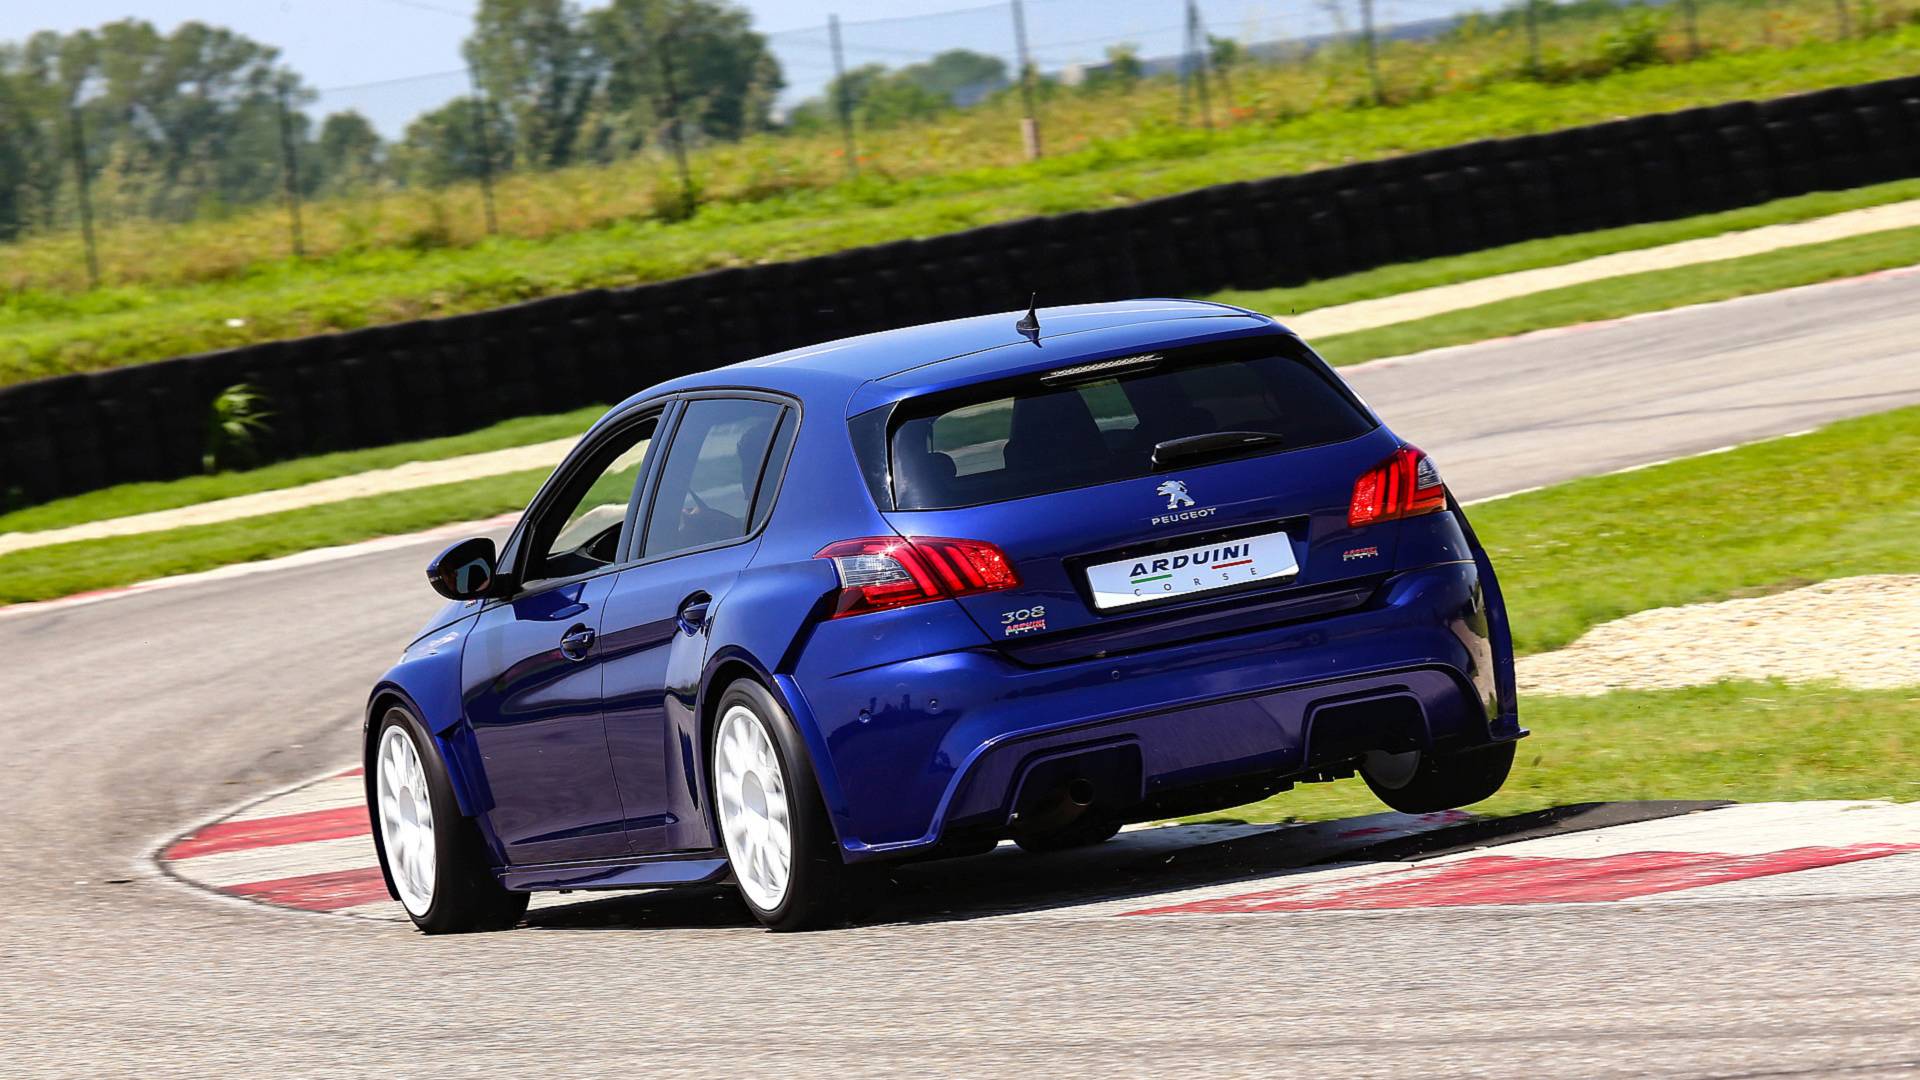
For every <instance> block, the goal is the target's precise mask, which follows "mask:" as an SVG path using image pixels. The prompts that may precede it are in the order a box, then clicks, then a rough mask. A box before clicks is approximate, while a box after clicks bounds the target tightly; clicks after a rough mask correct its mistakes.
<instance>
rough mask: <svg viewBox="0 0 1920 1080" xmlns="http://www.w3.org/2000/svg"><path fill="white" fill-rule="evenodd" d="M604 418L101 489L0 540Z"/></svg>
mask: <svg viewBox="0 0 1920 1080" xmlns="http://www.w3.org/2000/svg"><path fill="white" fill-rule="evenodd" d="M605 411H606V407H605V406H603V405H590V406H588V407H586V408H583V409H576V410H574V411H572V412H567V413H559V414H556V415H550V416H526V417H520V418H517V419H513V420H503V421H501V422H500V423H498V424H494V425H491V426H489V427H484V428H481V429H479V430H478V431H470V432H467V433H466V434H464V435H450V436H447V437H445V438H440V439H423V440H421V441H419V442H408V443H394V444H393V445H391V446H380V447H374V448H373V449H370V450H343V451H340V452H338V453H332V454H320V455H317V456H315V457H310V458H301V459H299V460H297V461H286V462H281V463H280V464H277V465H268V466H265V467H263V468H259V469H249V470H246V471H244V472H227V473H217V474H215V475H212V476H192V477H188V478H186V479H184V480H166V481H154V482H150V483H142V484H121V485H118V486H116V487H110V488H102V489H100V490H99V491H89V492H87V493H86V494H84V495H74V496H71V497H69V498H65V499H56V500H54V501H53V502H47V503H41V504H40V505H38V506H30V507H27V508H25V509H23V510H15V511H13V512H12V513H8V514H0V533H6V532H37V531H41V530H45V529H58V528H63V527H65V526H68V525H78V524H81V523H83V522H89V521H104V520H108V519H111V518H118V517H126V516H128V515H131V514H146V513H152V512H154V511H156V510H171V509H173V508H175V507H180V506H192V505H195V504H198V503H203V502H212V501H213V500H215V499H230V498H233V497H234V496H236V495H251V494H255V493H257V492H262V491H278V490H281V489H283V488H290V487H298V486H300V485H302V484H311V483H315V482H317V481H321V480H331V479H334V478H335V477H341V476H352V475H355V474H358V473H364V472H368V471H370V470H373V469H387V468H392V467H393V466H396V465H404V464H406V463H407V462H411V461H441V460H444V459H446V458H451V457H460V456H462V455H465V454H478V453H483V452H485V451H488V450H504V449H507V448H509V447H514V446H528V445H531V444H533V443H539V442H546V441H548V440H551V439H562V438H567V437H569V436H576V435H579V434H581V433H582V432H584V431H586V429H587V427H588V425H590V424H592V423H593V422H594V421H595V420H597V419H599V417H600V414H601V413H603V412H605Z"/></svg>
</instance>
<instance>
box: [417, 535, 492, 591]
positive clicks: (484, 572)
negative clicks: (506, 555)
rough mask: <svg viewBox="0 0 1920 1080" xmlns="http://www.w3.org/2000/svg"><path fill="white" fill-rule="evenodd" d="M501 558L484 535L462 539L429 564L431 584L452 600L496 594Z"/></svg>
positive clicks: (428, 581) (428, 578)
mask: <svg viewBox="0 0 1920 1080" xmlns="http://www.w3.org/2000/svg"><path fill="white" fill-rule="evenodd" d="M498 558H499V555H498V554H496V553H495V551H494V547H493V541H492V540H490V539H488V538H487V537H484V536H476V537H474V538H472V539H470V540H462V541H460V542H459V543H457V544H455V545H453V546H452V547H450V548H448V549H447V550H445V551H443V552H441V553H440V554H438V555H436V556H434V557H433V561H432V562H430V563H428V564H427V584H429V585H432V586H433V591H434V592H437V593H439V594H440V595H441V596H444V597H446V598H447V599H449V600H478V599H480V598H482V597H486V596H492V595H493V586H494V582H495V580H496V579H497V578H498V576H499V572H498V569H497V568H496V566H495V562H496V560H498Z"/></svg>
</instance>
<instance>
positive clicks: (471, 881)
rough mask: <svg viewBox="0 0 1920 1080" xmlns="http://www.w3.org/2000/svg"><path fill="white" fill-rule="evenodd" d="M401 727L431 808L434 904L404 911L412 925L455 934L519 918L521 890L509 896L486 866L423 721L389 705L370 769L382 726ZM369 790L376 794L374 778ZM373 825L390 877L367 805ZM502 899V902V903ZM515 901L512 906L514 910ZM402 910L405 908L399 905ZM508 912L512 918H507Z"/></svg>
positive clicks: (382, 844)
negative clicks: (417, 911) (421, 773)
mask: <svg viewBox="0 0 1920 1080" xmlns="http://www.w3.org/2000/svg"><path fill="white" fill-rule="evenodd" d="M392 727H401V728H405V729H406V732H407V735H408V737H410V738H411V739H412V740H413V750H414V753H416V754H418V755H419V756H420V768H421V769H422V771H424V772H425V773H426V777H427V799H428V802H429V803H430V804H431V805H432V807H433V903H431V904H429V905H428V907H427V910H426V913H425V914H422V915H415V914H414V913H413V912H411V911H407V917H408V918H409V919H412V920H413V924H414V925H415V926H417V927H419V928H420V929H421V930H423V931H425V932H427V933H429V934H442V933H460V932H464V931H469V930H486V929H498V928H502V926H503V923H504V925H512V923H513V922H516V921H518V914H519V912H520V911H524V910H525V906H526V894H524V893H520V894H508V893H507V892H506V890H505V889H503V888H501V886H500V883H499V881H498V879H496V878H495V877H494V875H493V870H492V868H491V867H489V866H488V865H486V860H485V857H484V853H483V852H482V851H480V850H479V848H480V845H479V843H478V842H477V841H478V839H479V838H478V836H477V834H476V832H475V829H474V826H473V824H472V823H471V822H469V821H467V820H466V818H465V817H464V816H462V815H461V813H460V802H459V800H458V799H456V798H455V797H454V794H453V781H452V779H451V778H450V777H449V776H448V775H447V766H446V762H444V761H442V760H441V758H440V753H439V750H438V747H437V745H436V743H435V741H434V738H433V736H432V734H431V733H429V732H428V731H427V728H426V725H425V724H422V723H421V722H420V720H419V718H418V717H416V716H414V715H413V713H412V711H411V710H409V709H407V708H405V707H404V706H400V705H395V706H393V707H391V708H389V709H388V710H387V712H386V715H385V716H383V717H382V718H381V720H380V729H379V730H378V731H376V732H375V733H374V742H373V746H374V768H376V769H378V768H379V759H380V745H381V743H382V742H383V741H384V740H385V739H386V736H387V729H388V728H392ZM373 788H374V791H375V798H376V799H377V798H378V791H379V777H378V775H376V776H375V777H374V784H373ZM371 810H372V813H373V818H374V820H373V828H374V831H375V833H376V835H377V836H378V837H379V839H378V841H377V842H378V844H379V848H380V860H381V866H382V868H383V869H385V870H386V872H387V873H388V875H389V876H391V875H392V872H393V871H392V869H391V868H390V867H389V866H388V863H387V850H386V836H385V834H384V833H383V832H381V828H382V826H381V823H380V808H379V806H378V805H377V804H376V805H375V806H373V807H371ZM503 901H504V902H503ZM516 903H517V904H518V909H517V910H512V909H514V908H515V905H516ZM400 906H401V910H402V911H406V905H405V904H404V903H402V904H401V905H400ZM509 915H511V917H509Z"/></svg>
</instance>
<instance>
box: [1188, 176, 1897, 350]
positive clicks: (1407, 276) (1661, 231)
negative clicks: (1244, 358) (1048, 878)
mask: <svg viewBox="0 0 1920 1080" xmlns="http://www.w3.org/2000/svg"><path fill="white" fill-rule="evenodd" d="M1910 199H1920V180H1896V181H1894V182H1892V183H1888V184H1874V185H1872V186H1871V187H1862V188H1853V189H1851V190H1848V191H1820V192H1815V193H1813V194H1811V195H1797V196H1794V197H1792V198H1787V199H1775V200H1774V201H1773V202H1768V203H1761V204H1759V205H1757V206H1745V207H1741V208H1739V209H1737V210H1725V211H1722V212H1720V213H1716V214H1701V215H1698V216H1696V217H1690V218H1679V219H1677V220H1674V221H1657V222H1652V223H1649V224H1645V225H1627V226H1623V227H1620V228H1615V229H1600V230H1597V231H1595V232H1586V233H1576V234H1574V235H1572V236H1553V237H1548V238H1546V239H1544V240H1529V241H1526V242H1525V243H1520V244H1510V245H1508V246H1506V247H1501V248H1490V249H1488V250H1486V251H1474V252H1469V253H1467V254H1465V255H1449V256H1445V257H1442V258H1438V259H1427V260H1424V261H1421V262H1411V263H1398V264H1396V265H1393V266H1383V267H1380V268H1379V269H1376V270H1363V271H1361V272H1360V273H1357V274H1348V275H1345V276H1344V277H1337V278H1328V279H1326V280H1324V281H1314V282H1309V283H1308V284H1305V285H1297V286H1293V287H1290V288H1283V289H1255V290H1242V289H1230V290H1228V291H1226V292H1222V293H1217V294H1215V295H1214V296H1211V297H1208V299H1210V300H1217V301H1219V302H1220V303H1223V304H1234V305H1237V306H1239V307H1244V308H1250V309H1252V310H1254V311H1264V312H1266V313H1267V314H1270V315H1273V316H1275V317H1276V318H1280V319H1285V318H1286V317H1287V316H1289V315H1297V314H1299V313H1300V312H1303V311H1314V310H1317V309H1319V308H1328V307H1335V306H1338V305H1340V304H1351V303H1355V302H1357V301H1361V300H1374V299H1378V298H1379V297H1383V296H1397V295H1399V294H1401V293H1409V292H1414V291H1416V290H1419V289H1430V288H1434V287H1436V286H1440V285H1457V284H1459V283H1460V282H1463V281H1473V280H1476V279H1479V278H1488V277H1494V276H1496V275H1499V274H1511V273H1515V272H1518V271H1521V270H1537V269H1540V268H1541V267H1547V266H1564V265H1566V264H1568V263H1575V262H1580V261H1582V260H1584V259H1592V258H1598V257H1599V256H1602V255H1613V254H1616V253H1618V252H1622V251H1643V250H1645V249H1647V248H1653V247H1661V246H1663V245H1666V244H1678V243H1681V242H1683V241H1687V240H1698V239H1700V238H1702V237H1708V236H1719V235H1721V234H1723V233H1730V232H1738V231H1741V230H1744V229H1757V228H1761V227H1763V226H1767V225H1787V224H1792V223H1794V222H1799V221H1811V220H1813V219H1815V218H1822V217H1827V216H1829V215H1832V214H1839V213H1844V212H1845V211H1848V210H1859V209H1863V208H1865V207H1870V206H1884V205H1886V204H1888V203H1896V202H1905V201H1908V200H1910ZM1915 258H1916V259H1920V252H1916V254H1915ZM1328 340H1336V339H1331V338H1330V339H1328Z"/></svg>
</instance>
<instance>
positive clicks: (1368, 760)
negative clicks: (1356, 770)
mask: <svg viewBox="0 0 1920 1080" xmlns="http://www.w3.org/2000/svg"><path fill="white" fill-rule="evenodd" d="M1513 750H1514V746H1513V744H1512V743H1510V742H1509V743H1496V744H1494V745H1492V746H1485V747H1476V748H1474V749H1472V750H1463V751H1460V752H1458V753H1453V754H1431V753H1424V752H1421V751H1417V750H1416V751H1411V752H1410V753H1413V754H1418V755H1419V762H1418V764H1414V763H1412V762H1409V761H1407V760H1406V758H1407V756H1408V755H1406V754H1385V753H1381V752H1379V751H1376V752H1374V753H1371V754H1368V755H1367V756H1366V757H1365V758H1364V759H1362V761H1361V763H1360V776H1361V778H1362V779H1364V780H1366V782H1367V786H1368V787H1370V788H1372V789H1373V793H1374V794H1375V795H1376V796H1378V797H1379V799H1380V801H1381V802H1383V803H1386V804H1387V805H1388V806H1390V807H1392V808H1393V809H1395V810H1398V811H1400V812H1401V813H1403V814H1430V813H1433V812H1434V811H1436V810H1452V809H1454V808H1456V807H1461V806H1467V805H1469V804H1472V803H1477V802H1479V801H1480V800H1482V799H1486V798H1491V797H1492V795H1493V793H1494V792H1496V791H1499V790H1500V785H1502V784H1504V783H1506V782H1507V773H1508V772H1509V771H1510V770H1511V769H1512V768H1513Z"/></svg>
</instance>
